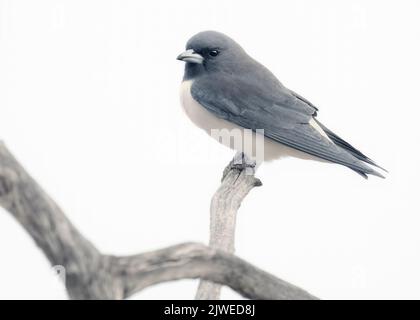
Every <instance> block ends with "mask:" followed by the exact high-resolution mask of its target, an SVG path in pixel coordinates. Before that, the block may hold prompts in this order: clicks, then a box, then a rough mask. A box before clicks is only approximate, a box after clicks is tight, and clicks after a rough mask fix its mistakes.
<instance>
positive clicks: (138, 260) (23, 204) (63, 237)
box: [0, 142, 314, 299]
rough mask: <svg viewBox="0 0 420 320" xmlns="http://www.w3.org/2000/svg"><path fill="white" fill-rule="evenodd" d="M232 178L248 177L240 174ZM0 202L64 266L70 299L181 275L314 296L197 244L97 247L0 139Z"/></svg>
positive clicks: (250, 292)
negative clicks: (136, 250)
mask: <svg viewBox="0 0 420 320" xmlns="http://www.w3.org/2000/svg"><path fill="white" fill-rule="evenodd" d="M232 170H237V169H232ZM233 177H234V175H233V173H232V174H230V173H228V175H227V176H226V178H225V181H233V180H231V179H233ZM237 179H238V180H239V179H249V178H245V177H241V175H239V176H238V177H237ZM234 180H235V179H234ZM247 181H248V180H247ZM232 183H233V182H232ZM254 183H256V182H254ZM248 189H249V190H250V187H248ZM241 190H242V189H241ZM241 190H239V192H245V190H247V188H245V189H243V190H242V191H241ZM249 190H248V191H249ZM248 191H246V193H247V192H248ZM229 197H231V199H230V200H229V201H231V202H232V203H233V204H234V207H235V206H236V205H237V206H238V207H239V204H240V199H236V198H235V196H234V195H231V196H229ZM215 205H216V204H215ZM0 206H2V207H3V208H4V209H6V210H7V211H9V212H10V213H11V214H12V215H13V216H14V217H15V218H16V219H17V220H18V221H19V222H20V224H21V225H22V226H23V227H24V228H25V229H26V231H27V232H28V233H29V234H30V235H31V237H32V238H33V239H34V241H35V243H36V244H37V245H38V247H39V248H40V249H41V250H42V251H43V252H44V253H45V255H46V256H47V258H48V260H49V261H50V263H51V264H52V265H53V266H56V265H60V266H63V267H64V270H65V272H66V277H65V279H66V282H65V285H66V289H67V291H68V294H69V297H70V298H71V299H124V298H127V297H129V296H130V295H132V294H134V293H136V292H138V291H140V290H142V289H144V288H146V287H148V286H151V285H154V284H157V283H160V282H164V281H171V280H178V279H184V278H201V279H204V280H208V281H211V282H215V283H220V284H224V285H227V286H229V287H231V288H232V289H233V290H236V291H237V292H239V293H240V294H242V295H243V296H244V297H247V298H251V299H314V297H313V296H312V295H310V294H308V293H307V292H305V291H304V290H302V289H299V288H297V287H295V286H293V285H291V284H289V283H287V282H285V281H283V280H280V279H278V278H276V277H275V276H273V275H270V274H268V273H267V272H265V271H262V270H260V269H258V268H256V267H254V266H252V265H251V264H249V263H247V262H245V261H243V260H241V259H239V258H237V257H235V256H233V255H231V254H229V253H226V252H223V251H221V250H216V249H213V248H209V247H207V246H204V245H200V244H193V243H190V244H181V245H177V246H173V247H169V248H165V249H162V250H157V251H153V252H149V253H143V254H139V255H135V256H127V257H117V256H112V255H107V254H103V253H101V252H99V250H98V249H96V247H95V246H94V245H93V244H92V243H90V242H89V241H88V240H87V239H86V238H85V237H84V236H83V235H82V234H81V233H80V232H79V231H78V230H77V229H76V228H75V226H74V225H73V224H72V223H71V222H70V221H69V220H68V219H67V218H66V216H65V215H64V213H63V212H62V210H61V209H60V208H59V207H58V205H57V204H56V203H55V202H54V201H53V200H52V199H51V198H50V197H49V196H48V195H47V194H46V193H45V192H44V191H43V190H42V188H41V187H40V186H39V185H38V184H37V183H36V181H35V180H34V179H32V177H30V176H29V174H28V173H27V172H26V171H25V170H24V169H23V167H22V166H21V165H20V164H19V163H18V162H17V161H16V159H15V158H14V157H13V155H12V154H11V153H10V152H9V151H8V150H7V148H6V146H5V145H4V144H3V143H2V142H0ZM216 206H217V205H216Z"/></svg>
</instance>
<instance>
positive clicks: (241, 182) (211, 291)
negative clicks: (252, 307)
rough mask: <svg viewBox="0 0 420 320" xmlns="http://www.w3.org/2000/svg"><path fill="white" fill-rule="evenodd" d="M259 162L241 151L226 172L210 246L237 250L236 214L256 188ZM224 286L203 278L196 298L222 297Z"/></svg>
mask: <svg viewBox="0 0 420 320" xmlns="http://www.w3.org/2000/svg"><path fill="white" fill-rule="evenodd" d="M254 174H255V162H254V161H251V160H250V159H248V158H247V157H246V156H245V155H244V154H243V153H241V152H238V153H237V154H236V155H235V157H234V158H233V159H232V161H231V162H230V163H229V164H228V165H227V167H226V168H225V170H224V172H223V177H222V182H221V185H220V187H219V188H218V189H217V191H216V193H215V194H214V195H213V198H212V200H211V205H210V243H209V245H210V247H211V248H214V249H218V250H222V251H225V252H228V253H231V254H233V253H234V251H235V228H236V214H237V212H238V209H239V207H240V206H241V203H242V201H243V200H244V198H245V197H246V196H247V194H248V193H249V192H250V191H251V190H252V188H254V187H258V186H261V185H262V183H261V181H260V180H259V179H257V178H255V176H254ZM220 291H221V285H220V284H217V283H213V282H209V281H203V280H202V281H200V284H199V286H198V290H197V294H196V299H198V300H216V299H220Z"/></svg>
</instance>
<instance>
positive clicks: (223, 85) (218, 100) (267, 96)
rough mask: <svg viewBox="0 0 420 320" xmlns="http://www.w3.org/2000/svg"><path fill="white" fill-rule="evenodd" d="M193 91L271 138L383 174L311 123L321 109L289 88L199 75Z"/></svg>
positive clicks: (216, 109)
mask: <svg viewBox="0 0 420 320" xmlns="http://www.w3.org/2000/svg"><path fill="white" fill-rule="evenodd" d="M271 89H272V88H271ZM191 94H192V97H193V98H194V99H195V100H196V101H197V102H198V103H200V104H201V105H202V106H203V107H204V108H206V109H207V110H209V111H210V112H212V113H213V114H215V115H216V116H217V117H219V118H222V119H225V120H228V121H230V122H233V123H235V124H236V125H239V126H242V127H244V128H248V129H252V130H256V129H264V135H265V136H266V137H268V138H270V139H273V140H275V141H277V142H280V143H282V144H285V145H287V146H290V147H292V148H295V149H297V150H300V151H303V152H306V153H309V154H311V155H314V156H317V157H319V158H322V159H325V160H329V161H331V162H335V163H338V164H342V165H344V166H347V167H349V168H350V169H352V170H354V171H356V172H358V173H359V174H361V175H363V176H365V177H366V174H374V175H378V176H381V175H380V173H378V172H376V171H375V170H373V169H372V168H371V167H369V166H368V165H366V164H365V163H364V162H363V161H361V160H359V159H357V158H356V157H354V156H353V155H352V154H350V153H349V152H347V151H346V150H345V149H343V148H340V147H339V146H337V145H336V144H335V143H334V142H332V140H330V139H328V138H327V137H325V136H324V135H323V134H321V133H320V132H319V131H317V130H316V128H315V127H314V126H312V125H311V123H310V121H311V120H312V119H314V116H315V115H316V111H317V110H316V109H315V108H314V106H312V105H310V104H308V103H307V102H305V100H303V98H301V97H297V96H296V95H295V94H293V93H291V91H290V90H288V89H287V88H284V87H280V86H279V87H278V88H277V90H267V89H266V88H265V87H264V86H263V85H262V84H256V83H250V82H249V81H247V80H246V79H245V80H244V79H241V78H238V77H234V76H232V75H229V76H226V77H220V76H219V77H218V78H217V79H212V78H211V77H208V78H199V79H197V80H195V81H194V83H193V85H192V87H191Z"/></svg>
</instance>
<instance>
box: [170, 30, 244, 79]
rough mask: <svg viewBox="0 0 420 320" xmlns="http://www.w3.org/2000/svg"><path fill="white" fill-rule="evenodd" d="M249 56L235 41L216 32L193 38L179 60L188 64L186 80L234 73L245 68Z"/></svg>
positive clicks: (201, 34)
mask: <svg viewBox="0 0 420 320" xmlns="http://www.w3.org/2000/svg"><path fill="white" fill-rule="evenodd" d="M246 57H247V54H246V53H245V51H244V50H243V49H242V48H241V46H239V44H237V43H236V42H235V41H234V40H233V39H231V38H229V37H228V36H226V35H224V34H223V33H220V32H216V31H203V32H200V33H198V34H196V35H195V36H193V37H192V38H191V39H190V40H189V41H188V42H187V46H186V51H184V52H183V53H181V54H180V55H179V56H178V58H177V59H178V60H181V61H184V62H186V67H185V78H187V79H191V78H193V77H196V76H200V75H203V74H206V73H212V72H215V71H223V72H228V73H234V72H235V71H240V70H239V69H240V68H241V67H243V66H244V63H243V62H244V61H245V60H246Z"/></svg>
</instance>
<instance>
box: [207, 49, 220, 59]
mask: <svg viewBox="0 0 420 320" xmlns="http://www.w3.org/2000/svg"><path fill="white" fill-rule="evenodd" d="M218 54H219V50H211V51H210V52H209V55H210V56H212V57H215V56H217V55H218Z"/></svg>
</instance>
